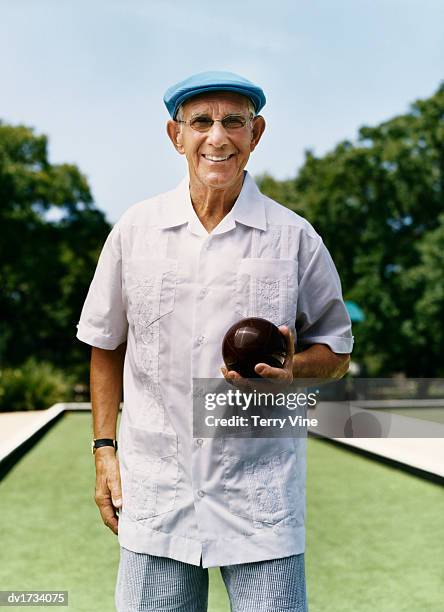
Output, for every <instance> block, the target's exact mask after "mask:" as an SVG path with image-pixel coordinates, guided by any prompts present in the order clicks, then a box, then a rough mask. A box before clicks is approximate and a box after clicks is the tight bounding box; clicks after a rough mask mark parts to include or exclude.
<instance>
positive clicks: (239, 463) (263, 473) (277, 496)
mask: <svg viewBox="0 0 444 612" xmlns="http://www.w3.org/2000/svg"><path fill="white" fill-rule="evenodd" d="M223 462H224V480H225V482H224V485H225V486H224V490H225V495H226V498H227V502H228V507H229V509H230V512H232V513H233V514H235V515H237V516H240V517H243V518H247V519H250V520H251V521H252V522H253V526H254V527H258V528H260V527H263V526H264V525H276V524H278V523H279V524H281V525H294V524H295V522H296V520H297V516H298V502H297V486H296V482H297V479H296V477H295V476H296V474H295V469H296V456H295V446H294V440H293V439H292V438H238V439H236V438H224V440H223Z"/></svg>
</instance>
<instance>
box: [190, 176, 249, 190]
mask: <svg viewBox="0 0 444 612" xmlns="http://www.w3.org/2000/svg"><path fill="white" fill-rule="evenodd" d="M199 178H200V181H201V182H202V183H203V184H204V185H206V187H209V188H212V189H224V188H228V187H231V186H232V185H234V184H235V183H236V181H237V180H238V179H239V175H238V174H225V173H222V172H221V173H218V172H210V173H208V174H207V173H206V174H204V175H200V176H199Z"/></svg>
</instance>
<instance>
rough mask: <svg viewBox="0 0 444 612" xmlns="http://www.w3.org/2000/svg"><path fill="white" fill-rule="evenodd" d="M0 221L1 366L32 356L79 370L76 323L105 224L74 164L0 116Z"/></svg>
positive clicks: (106, 229)
mask: <svg viewBox="0 0 444 612" xmlns="http://www.w3.org/2000/svg"><path fill="white" fill-rule="evenodd" d="M54 211H57V212H58V216H59V219H58V220H51V217H52V218H54V214H53V213H54ZM0 222H1V226H2V234H1V240H0V273H1V279H2V280H1V287H0V309H1V312H2V320H3V321H4V323H3V324H2V326H1V328H0V359H1V364H2V367H3V368H4V367H6V366H18V365H20V364H21V363H23V362H24V361H25V360H26V358H28V357H29V356H31V355H33V356H35V357H36V358H37V359H39V360H45V361H49V362H52V363H54V364H56V365H58V366H60V367H64V368H68V369H72V370H75V368H76V367H77V368H79V371H80V370H81V371H84V369H85V363H86V360H85V351H84V350H82V347H81V346H80V343H78V342H77V341H76V340H75V332H76V323H77V321H78V319H79V316H80V310H81V307H82V304H83V301H84V299H85V296H86V292H87V290H88V286H89V283H90V281H91V277H92V274H93V272H94V268H95V264H96V262H97V257H98V254H99V251H100V248H101V246H102V244H103V242H104V240H105V238H106V235H107V234H108V232H109V229H110V226H109V224H108V223H107V221H106V219H105V217H104V215H103V213H102V212H101V211H99V210H98V209H97V208H95V206H94V204H93V202H92V197H91V193H90V189H89V186H88V183H87V180H86V178H85V177H84V176H83V175H82V174H81V172H80V170H79V169H78V168H77V167H76V166H74V165H69V164H59V165H56V164H51V163H50V162H49V161H48V154H47V138H46V136H44V135H36V134H35V133H34V131H33V129H32V128H29V127H26V126H22V125H20V126H12V125H7V124H5V123H3V122H0Z"/></svg>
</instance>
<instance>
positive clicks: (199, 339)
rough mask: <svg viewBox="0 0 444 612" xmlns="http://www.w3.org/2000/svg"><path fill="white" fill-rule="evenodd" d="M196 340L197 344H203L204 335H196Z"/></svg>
mask: <svg viewBox="0 0 444 612" xmlns="http://www.w3.org/2000/svg"><path fill="white" fill-rule="evenodd" d="M196 340H197V344H203V343H204V342H205V336H198V337H197V338H196Z"/></svg>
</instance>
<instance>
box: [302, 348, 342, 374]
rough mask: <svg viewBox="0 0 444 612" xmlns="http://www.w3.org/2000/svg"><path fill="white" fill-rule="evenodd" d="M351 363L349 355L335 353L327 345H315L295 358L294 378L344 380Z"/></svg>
mask: <svg viewBox="0 0 444 612" xmlns="http://www.w3.org/2000/svg"><path fill="white" fill-rule="evenodd" d="M349 363H350V356H349V355H339V354H337V353H333V351H331V350H330V348H329V347H328V346H326V345H325V344H313V345H312V346H310V347H309V348H307V349H306V350H305V351H302V352H301V353H296V354H295V355H294V357H293V376H294V378H332V379H339V378H342V377H343V376H344V375H345V374H346V373H347V372H348V367H349Z"/></svg>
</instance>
